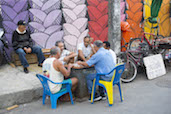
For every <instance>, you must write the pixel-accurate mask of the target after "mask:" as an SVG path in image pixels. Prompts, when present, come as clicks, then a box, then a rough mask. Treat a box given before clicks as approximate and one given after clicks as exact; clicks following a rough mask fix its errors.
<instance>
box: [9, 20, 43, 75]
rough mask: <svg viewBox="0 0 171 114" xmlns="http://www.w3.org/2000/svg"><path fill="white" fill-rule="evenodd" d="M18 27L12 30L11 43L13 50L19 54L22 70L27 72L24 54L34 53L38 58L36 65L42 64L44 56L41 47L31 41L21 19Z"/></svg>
mask: <svg viewBox="0 0 171 114" xmlns="http://www.w3.org/2000/svg"><path fill="white" fill-rule="evenodd" d="M17 25H18V28H17V29H16V30H15V31H14V32H13V36H12V45H13V48H14V50H15V52H16V53H17V54H18V55H19V59H20V61H21V64H22V65H23V67H24V72H25V73H29V71H28V69H27V68H28V67H29V64H28V62H27V60H26V57H25V56H26V54H29V53H35V54H36V55H37V58H38V62H39V63H38V66H40V67H41V66H42V63H43V61H44V60H45V57H44V55H43V53H42V49H41V48H40V47H39V46H35V45H33V41H32V39H31V37H30V33H29V32H28V31H27V30H26V23H25V22H24V21H23V20H20V21H19V22H18V24H17Z"/></svg>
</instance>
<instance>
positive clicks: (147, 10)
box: [144, 0, 158, 38]
mask: <svg viewBox="0 0 171 114" xmlns="http://www.w3.org/2000/svg"><path fill="white" fill-rule="evenodd" d="M151 4H152V0H145V1H144V32H147V33H154V34H156V35H157V29H153V28H152V27H156V26H158V24H152V23H150V22H149V21H148V18H149V17H151ZM146 37H147V38H150V35H146Z"/></svg>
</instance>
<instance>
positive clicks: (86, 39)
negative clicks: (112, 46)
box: [84, 38, 90, 47]
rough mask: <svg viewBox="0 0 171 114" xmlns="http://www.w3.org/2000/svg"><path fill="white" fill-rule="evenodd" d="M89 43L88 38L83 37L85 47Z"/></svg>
mask: <svg viewBox="0 0 171 114" xmlns="http://www.w3.org/2000/svg"><path fill="white" fill-rule="evenodd" d="M89 44H90V38H85V39H84V45H85V47H87V46H88V45H89Z"/></svg>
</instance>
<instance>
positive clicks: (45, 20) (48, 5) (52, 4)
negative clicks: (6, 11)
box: [29, 0, 63, 48]
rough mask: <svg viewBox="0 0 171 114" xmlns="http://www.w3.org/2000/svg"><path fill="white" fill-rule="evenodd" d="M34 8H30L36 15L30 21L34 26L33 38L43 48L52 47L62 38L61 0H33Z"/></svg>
mask: <svg viewBox="0 0 171 114" xmlns="http://www.w3.org/2000/svg"><path fill="white" fill-rule="evenodd" d="M32 4H33V8H31V9H29V11H30V13H31V14H32V15H33V16H34V19H33V21H31V22H30V23H29V25H30V26H32V27H33V28H34V33H33V34H31V37H32V39H33V40H34V41H35V42H36V43H37V44H39V45H40V46H41V47H43V48H51V47H52V46H54V45H55V42H56V41H57V40H62V38H63V31H62V30H61V28H62V27H61V25H60V24H61V20H62V12H61V10H60V0H44V1H38V0H32Z"/></svg>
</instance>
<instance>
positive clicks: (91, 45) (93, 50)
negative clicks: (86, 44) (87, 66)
mask: <svg viewBox="0 0 171 114" xmlns="http://www.w3.org/2000/svg"><path fill="white" fill-rule="evenodd" d="M90 47H91V49H92V52H93V54H95V53H96V50H95V49H94V47H93V44H90Z"/></svg>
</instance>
